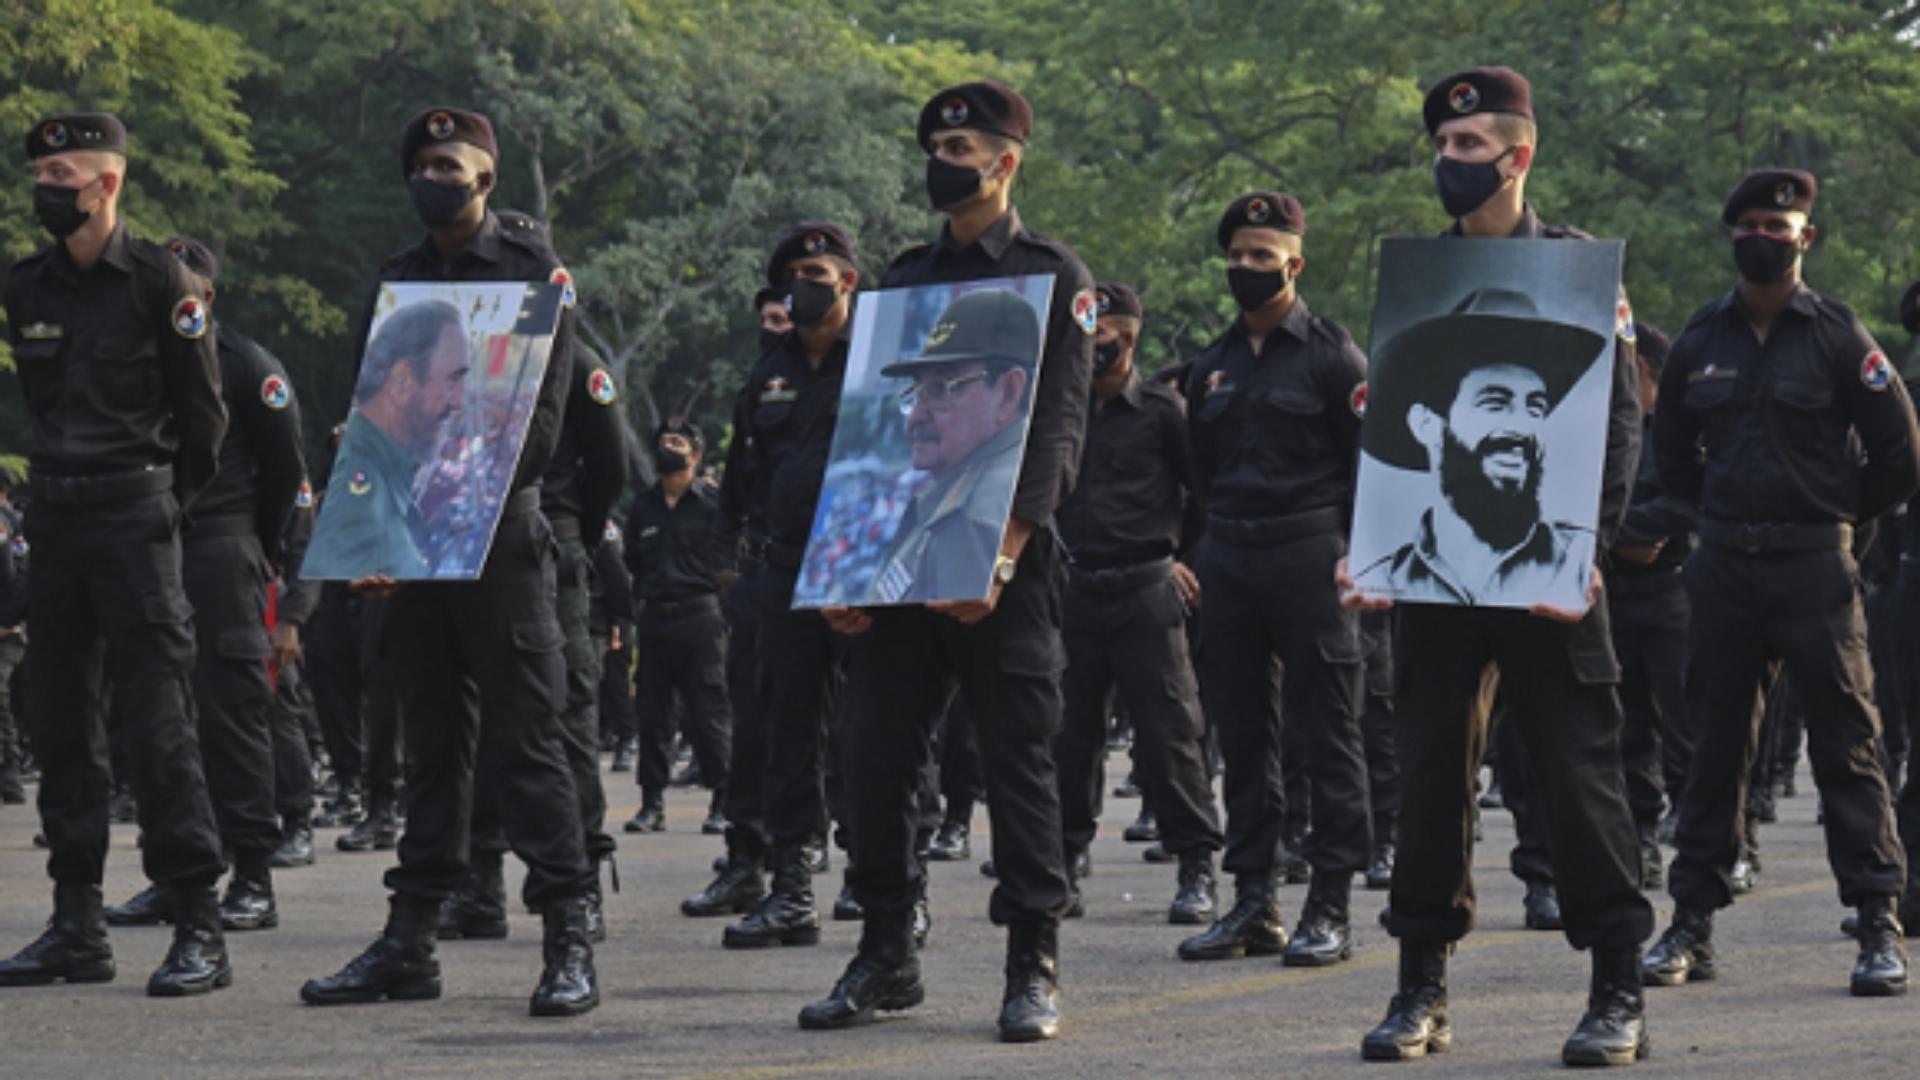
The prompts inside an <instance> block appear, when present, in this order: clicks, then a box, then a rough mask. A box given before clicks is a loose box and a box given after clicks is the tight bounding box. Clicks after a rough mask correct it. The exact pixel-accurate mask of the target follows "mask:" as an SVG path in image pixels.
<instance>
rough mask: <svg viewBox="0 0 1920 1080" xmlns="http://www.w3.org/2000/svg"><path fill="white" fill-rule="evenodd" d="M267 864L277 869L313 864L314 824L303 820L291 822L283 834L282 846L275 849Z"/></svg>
mask: <svg viewBox="0 0 1920 1080" xmlns="http://www.w3.org/2000/svg"><path fill="white" fill-rule="evenodd" d="M267 865H269V866H271V867H273V868H274V869H276V870H286V869H289V868H292V867H295V866H312V865H313V826H312V825H311V824H309V823H307V822H303V821H295V822H289V823H288V824H287V826H286V828H285V830H284V831H283V833H282V835H281V839H280V846H279V847H277V848H274V849H273V856H272V857H271V858H269V859H268V860H267Z"/></svg>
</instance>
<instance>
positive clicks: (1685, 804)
mask: <svg viewBox="0 0 1920 1080" xmlns="http://www.w3.org/2000/svg"><path fill="white" fill-rule="evenodd" d="M1817 194H1818V185H1817V182H1816V181H1815V179H1814V177H1813V176H1812V175H1811V174H1809V173H1806V172H1803V171H1801V170H1798V169H1760V170H1756V171H1754V172H1751V173H1748V174H1747V176H1746V177H1745V178H1744V179H1742V180H1741V181H1740V183H1739V184H1737V185H1736V186H1735V187H1734V189H1733V191H1732V192H1731V193H1730V194H1729V195H1728V196H1727V201H1726V204H1725V205H1724V206H1723V207H1722V209H1721V213H1720V218H1721V221H1722V223H1723V224H1725V225H1727V226H1729V227H1730V228H1731V229H1732V238H1733V257H1734V262H1735V265H1736V266H1737V267H1738V269H1739V272H1740V280H1739V283H1738V285H1736V286H1735V288H1734V289H1733V291H1731V292H1729V293H1727V294H1726V295H1725V296H1722V297H1720V298H1719V299H1717V300H1715V301H1713V302H1712V303H1709V304H1707V305H1706V306H1704V307H1702V308H1701V309H1700V310H1698V311H1696V312H1694V314H1693V316H1692V317H1691V318H1690V319H1688V320H1687V325H1686V328H1685V329H1684V330H1682V331H1681V332H1680V336H1679V337H1678V338H1676V339H1675V340H1674V343H1673V351H1672V354H1671V355H1670V356H1669V357H1668V360H1667V366H1666V371H1665V372H1664V373H1663V374H1662V376H1661V380H1660V399H1661V406H1660V410H1659V412H1658V413H1656V414H1655V418H1654V450H1655V453H1656V455H1657V458H1658V464H1659V469H1660V481H1661V484H1662V486H1664V487H1665V488H1666V489H1667V490H1668V491H1669V492H1672V493H1673V495H1674V496H1675V497H1676V498H1680V499H1685V500H1689V501H1693V502H1697V503H1698V504H1699V509H1700V520H1699V530H1698V531H1699V535H1700V540H1701V546H1700V549H1699V550H1698V551H1696V552H1694V553H1693V556H1692V557H1691V558H1690V559H1689V560H1688V561H1687V568H1686V585H1687V595H1688V597H1689V599H1691V601H1692V603H1693V620H1692V623H1691V626H1690V628H1689V635H1688V641H1689V645H1690V646H1691V651H1690V655H1689V658H1688V671H1687V697H1688V703H1689V705H1690V714H1689V719H1690V722H1691V723H1692V724H1693V727H1694V737H1695V742H1694V754H1693V759H1692V761H1691V763H1690V765H1689V768H1688V771H1687V786H1686V790H1685V792H1684V793H1683V794H1682V795H1681V799H1680V826H1679V829H1678V830H1677V831H1676V833H1675V836H1674V845H1675V847H1676V848H1677V849H1678V853H1677V854H1676V855H1675V857H1674V860H1673V866H1672V868H1671V871H1670V873H1669V875H1668V881H1667V891H1668V893H1670V894H1671V895H1672V896H1673V899H1674V902H1675V904H1676V909H1675V912H1674V918H1673V925H1672V926H1671V927H1670V928H1669V929H1668V930H1667V932H1666V933H1665V934H1664V935H1662V936H1661V938H1660V943H1659V944H1658V945H1656V946H1655V947H1654V948H1653V949H1652V950H1650V951H1649V952H1648V953H1647V958H1646V977H1647V981H1648V982H1649V983H1650V984H1658V985H1678V984H1680V983H1683V982H1686V981H1688V980H1689V979H1698V978H1706V977H1710V976H1711V974H1712V971H1713V962H1714V957H1713V944H1712V928H1713V922H1712V919H1713V912H1714V910H1715V909H1717V908H1723V907H1726V906H1728V905H1729V904H1731V903H1732V902H1733V894H1732V891H1731V889H1730V887H1729V882H1728V880H1727V877H1728V871H1729V869H1730V868H1731V867H1732V866H1733V863H1734V858H1735V856H1736V854H1737V853H1738V851H1739V849H1740V844H1741V841H1742V837H1743V826H1744V818H1745V813H1746V799H1747V784H1748V772H1747V765H1748V763H1749V762H1750V761H1752V760H1753V755H1754V743H1755V739H1756V735H1757V732H1756V727H1757V724H1758V720H1759V716H1758V714H1757V712H1756V710H1755V709H1754V698H1755V695H1756V694H1757V693H1759V690H1760V686H1761V680H1762V677H1763V675H1764V672H1765V669H1766V667H1767V664H1768V662H1769V661H1770V660H1772V659H1775V658H1777V659H1779V660H1780V661H1782V662H1783V663H1784V665H1785V668H1786V671H1787V673H1788V674H1789V675H1790V677H1791V678H1792V680H1793V690H1794V694H1795V696H1796V697H1797V698H1798V699H1799V701H1800V703H1801V704H1802V705H1804V706H1805V708H1806V713H1807V738H1808V756H1809V758H1810V759H1811V760H1812V762H1813V773H1814V779H1815V780H1816V781H1817V782H1818V783H1819V785H1820V794H1821V797H1822V799H1823V800H1824V801H1825V809H1826V831H1827V859H1828V862H1829V863H1830V864H1831V865H1832V867H1833V874H1834V877H1835V878H1836V879H1838V882H1839V885H1840V900H1841V902H1842V903H1844V904H1847V905H1848V906H1850V907H1854V908H1856V909H1857V913H1858V916H1859V929H1858V932H1857V933H1858V938H1859V943H1860V957H1859V961H1858V963H1857V964H1856V965H1855V966H1854V969H1853V976H1852V990H1853V993H1855V994H1856V995H1865V996H1883V995H1888V994H1901V993H1905V992H1906V990H1907V980H1908V977H1907V952H1906V944H1905V942H1904V940H1903V933H1902V930H1901V925H1900V920H1899V918H1898V916H1897V915H1896V913H1895V911H1894V905H1895V902H1896V900H1897V899H1898V898H1899V896H1900V895H1901V893H1902V892H1903V891H1904V889H1905V887H1906V870H1907V867H1906V860H1905V858H1904V854H1903V852H1902V850H1901V847H1900V842H1899V839H1898V837H1897V836H1896V835H1895V833H1894V823H1893V807H1892V805H1891V802H1890V799H1889V795H1888V790H1887V780H1886V776H1885V774H1884V773H1883V771H1882V768H1881V762H1880V754H1879V752H1878V747H1877V741H1878V737H1879V733H1880V717H1879V714H1878V713H1877V712H1876V711H1875V709H1874V705H1873V702H1872V699H1871V694H1872V686H1873V682H1872V675H1871V669H1870V666H1869V661H1868V656H1867V642H1866V626H1865V617H1864V614H1863V612H1862V607H1861V595H1860V577H1859V571H1858V567H1857V566H1856V565H1855V563H1854V560H1853V555H1852V553H1851V551H1850V550H1849V548H1850V544H1851V540H1852V534H1853V527H1854V526H1855V525H1856V524H1864V523H1866V522H1870V521H1872V520H1873V519H1874V518H1876V517H1878V516H1879V515H1881V514H1883V513H1886V512H1887V511H1889V510H1891V509H1893V508H1894V507H1895V506H1898V505H1899V504H1900V503H1902V502H1904V501H1906V500H1907V498H1908V497H1910V496H1911V495H1913V493H1914V491H1915V489H1916V487H1920V447H1916V445H1915V444H1916V441H1917V440H1920V432H1916V429H1915V424H1914V413H1913V404H1912V402H1911V401H1910V400H1909V399H1908V397H1907V391H1906V387H1905V386H1904V385H1903V384H1902V383H1901V381H1900V378H1899V374H1898V373H1897V372H1896V371H1895V370H1894V366H1893V364H1892V362H1891V361H1889V360H1888V359H1887V355H1886V354H1885V353H1884V352H1882V351H1881V350H1880V347H1879V346H1878V345H1876V344H1874V341H1873V338H1872V337H1871V336H1869V335H1868V333H1867V331H1866V329H1865V328H1864V327H1862V326H1861V325H1860V321H1859V319H1857V318H1855V317H1854V314H1853V312H1852V311H1851V310H1850V309H1848V308H1847V307H1846V305H1844V304H1841V303H1840V302H1839V301H1836V300H1832V299H1829V298H1827V297H1825V296H1822V295H1821V294H1819V293H1817V292H1814V291H1813V290H1812V289H1810V288H1808V287H1807V286H1806V285H1805V284H1804V282H1803V280H1802V276H1801V259H1802V256H1803V255H1804V254H1805V253H1806V251H1807V250H1808V249H1809V248H1811V247H1812V246H1813V243H1814V239H1815V237H1816V235H1817V232H1818V231H1817V229H1816V227H1815V226H1813V225H1812V224H1810V223H1809V222H1808V220H1807V218H1808V215H1809V214H1810V213H1811V212H1812V209H1813V203H1814V198H1815V196H1816V195H1817Z"/></svg>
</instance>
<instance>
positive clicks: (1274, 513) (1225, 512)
mask: <svg viewBox="0 0 1920 1080" xmlns="http://www.w3.org/2000/svg"><path fill="white" fill-rule="evenodd" d="M1366 377H1367V358H1366V357H1365V356H1363V355H1361V353H1360V350H1359V348H1358V347H1356V346H1355V345H1354V343H1353V338H1351V337H1350V336H1348V334H1347V332H1346V331H1345V330H1344V329H1342V328H1341V327H1340V325H1339V324H1338V323H1335V322H1333V321H1331V320H1328V319H1323V318H1320V317H1319V316H1317V315H1315V314H1313V313H1312V312H1311V311H1309V310H1308V309H1307V302H1306V300H1305V299H1295V300H1294V302H1293V307H1292V309H1291V310H1289V311H1288V312H1287V315H1286V318H1284V319H1282V320H1281V321H1280V325H1279V326H1276V327H1274V329H1273V330H1272V331H1271V332H1269V333H1268V334H1267V336H1266V339H1265V340H1264V341H1262V342H1261V344H1260V355H1259V356H1257V357H1256V356H1254V355H1253V349H1252V343H1251V341H1250V340H1249V339H1248V337H1247V328H1246V322H1245V320H1244V319H1240V320H1235V322H1234V324H1233V326H1232V327H1231V328H1229V329H1228V330H1227V332H1226V334H1225V335H1223V336H1222V337H1221V338H1220V339H1219V340H1217V341H1215V342H1214V343H1213V344H1212V345H1209V346H1207V348H1206V350H1205V351H1204V352H1202V353H1201V354H1200V355H1199V356H1197V357H1195V358H1194V360H1193V368H1192V370H1191V371H1190V372H1189V373H1188V375H1187V390H1186V393H1187V416H1188V417H1189V419H1188V429H1189V430H1190V431H1191V432H1192V438H1193V475H1194V486H1195V488H1196V489H1197V490H1198V493H1199V495H1200V497H1201V499H1202V500H1203V502H1204V504H1205V506H1206V510H1207V516H1208V517H1209V518H1218V519H1224V520H1228V521H1256V520H1260V519H1264V518H1275V517H1283V516H1286V515H1291V514H1299V513H1304V512H1306V511H1310V510H1323V509H1326V508H1329V507H1333V508H1337V509H1338V510H1340V511H1341V513H1343V514H1351V512H1352V509H1353V487H1354V470H1355V469H1357V468H1358V467H1359V462H1360V414H1359V411H1358V409H1357V408H1356V406H1355V398H1354V390H1355V388H1357V387H1358V386H1359V385H1360V384H1361V383H1362V382H1363V381H1365V379H1366Z"/></svg>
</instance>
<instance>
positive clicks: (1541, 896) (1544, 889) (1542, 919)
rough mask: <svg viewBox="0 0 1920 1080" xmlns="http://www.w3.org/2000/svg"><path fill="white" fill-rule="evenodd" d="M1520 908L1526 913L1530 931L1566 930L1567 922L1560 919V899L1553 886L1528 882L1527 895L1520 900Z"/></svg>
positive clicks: (1540, 882) (1542, 882) (1541, 882)
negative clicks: (1554, 892)
mask: <svg viewBox="0 0 1920 1080" xmlns="http://www.w3.org/2000/svg"><path fill="white" fill-rule="evenodd" d="M1520 906H1521V908H1522V909H1524V910H1525V912H1526V924H1527V929H1529V930H1563V929H1565V928H1566V925H1567V923H1566V920H1564V919H1562V918H1561V917H1560V898H1559V897H1557V896H1555V895H1554V894H1553V886H1551V885H1549V884H1547V883H1546V882H1544V881H1529V882H1527V895H1525V896H1523V897H1521V898H1520Z"/></svg>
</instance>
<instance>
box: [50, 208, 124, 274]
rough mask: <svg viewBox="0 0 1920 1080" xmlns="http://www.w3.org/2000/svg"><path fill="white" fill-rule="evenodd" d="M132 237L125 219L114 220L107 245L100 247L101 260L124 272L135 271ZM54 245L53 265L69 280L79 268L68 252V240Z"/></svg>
mask: <svg viewBox="0 0 1920 1080" xmlns="http://www.w3.org/2000/svg"><path fill="white" fill-rule="evenodd" d="M132 239H133V237H132V234H131V233H129V232H128V231H127V223H126V222H125V221H117V222H114V225H113V231H112V232H111V233H108V234H107V246H106V247H104V248H101V249H100V261H101V262H103V263H106V264H107V265H108V266H111V267H113V268H114V269H115V270H118V271H120V272H121V273H123V274H131V273H133V255H132V253H131V252H130V251H129V250H128V248H129V246H130V244H131V242H132ZM53 247H54V252H55V257H54V260H53V265H55V266H57V267H59V268H60V272H61V273H62V274H63V275H64V276H65V277H67V278H68V279H69V280H71V279H73V278H74V276H75V275H76V274H77V273H78V268H77V267H75V266H74V265H73V256H71V255H69V254H67V243H66V241H64V240H56V241H54V243H53Z"/></svg>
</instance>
